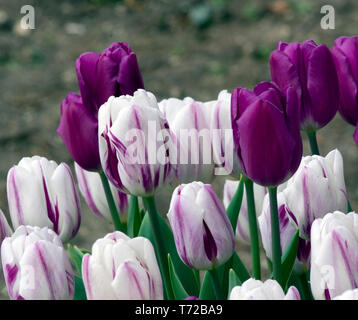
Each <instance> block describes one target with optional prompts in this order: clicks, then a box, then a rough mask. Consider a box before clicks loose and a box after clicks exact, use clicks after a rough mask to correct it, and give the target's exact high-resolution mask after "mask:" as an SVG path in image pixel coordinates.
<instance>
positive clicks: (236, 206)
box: [226, 176, 244, 231]
mask: <svg viewBox="0 0 358 320" xmlns="http://www.w3.org/2000/svg"><path fill="white" fill-rule="evenodd" d="M243 195H244V179H243V178H242V176H241V178H240V182H239V185H238V187H237V189H236V192H235V194H234V196H233V198H232V199H231V201H230V204H229V206H228V208H227V210H226V213H227V215H228V217H229V220H230V223H231V226H232V228H233V230H234V231H235V230H236V225H237V220H238V218H239V212H240V209H241V204H242V198H243Z"/></svg>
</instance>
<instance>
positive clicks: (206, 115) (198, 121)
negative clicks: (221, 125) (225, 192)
mask: <svg viewBox="0 0 358 320" xmlns="http://www.w3.org/2000/svg"><path fill="white" fill-rule="evenodd" d="M159 108H160V110H161V111H162V113H163V115H164V117H165V118H166V119H167V121H168V123H169V127H170V130H171V131H172V132H173V134H174V136H175V138H174V142H175V145H176V149H177V159H176V163H178V165H177V167H176V169H177V170H176V175H177V178H178V180H179V181H180V182H183V183H186V182H191V181H195V180H201V181H204V182H210V181H212V179H213V178H214V162H213V159H212V144H211V137H210V117H211V110H212V106H211V105H208V104H204V103H203V102H198V101H194V100H193V99H192V98H190V97H187V98H185V99H184V100H179V99H176V98H170V99H166V100H162V101H161V102H159Z"/></svg>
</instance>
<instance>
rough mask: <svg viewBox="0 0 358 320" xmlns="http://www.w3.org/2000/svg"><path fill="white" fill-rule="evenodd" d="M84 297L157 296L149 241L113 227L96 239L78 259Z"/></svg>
mask: <svg viewBox="0 0 358 320" xmlns="http://www.w3.org/2000/svg"><path fill="white" fill-rule="evenodd" d="M82 275H83V283H84V285H85V289H86V295H87V299H88V300H148V299H149V300H160V299H163V286H162V279H161V275H160V271H159V267H158V264H157V260H156V257H155V252H154V249H153V246H152V244H151V242H150V241H149V240H148V239H146V238H143V237H137V238H133V239H130V238H129V237H128V236H127V235H125V234H124V233H122V232H119V231H116V232H113V233H110V234H107V235H106V236H105V237H104V238H102V239H99V240H97V241H96V242H95V243H94V244H93V246H92V255H89V254H86V255H85V256H84V257H83V260H82Z"/></svg>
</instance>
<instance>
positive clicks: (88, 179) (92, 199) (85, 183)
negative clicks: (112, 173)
mask: <svg viewBox="0 0 358 320" xmlns="http://www.w3.org/2000/svg"><path fill="white" fill-rule="evenodd" d="M75 171H76V176H77V181H78V187H79V189H80V191H81V194H82V196H83V197H84V199H85V201H86V203H87V205H88V206H89V207H90V209H91V210H92V211H93V212H94V213H95V214H96V215H97V216H99V217H101V218H105V219H106V220H108V221H109V222H112V215H111V211H110V209H109V206H108V202H107V198H106V195H105V192H104V189H103V185H102V183H101V178H100V176H99V175H98V174H97V173H96V172H91V171H87V170H84V169H83V168H81V167H80V166H79V165H78V164H77V163H75ZM110 189H111V192H112V196H113V199H114V201H115V205H116V207H117V210H118V212H119V214H120V216H121V221H125V220H126V219H127V214H128V195H127V194H125V193H122V192H120V191H119V190H117V189H116V188H115V187H114V186H113V184H111V183H110Z"/></svg>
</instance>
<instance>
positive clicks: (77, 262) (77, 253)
mask: <svg viewBox="0 0 358 320" xmlns="http://www.w3.org/2000/svg"><path fill="white" fill-rule="evenodd" d="M67 252H68V254H69V256H70V259H71V261H72V263H73V266H74V267H75V270H76V271H77V272H78V273H79V274H80V275H81V274H82V258H83V256H84V253H83V252H82V251H81V250H80V249H79V248H78V247H76V246H71V245H70V244H68V246H67Z"/></svg>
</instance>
